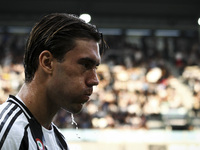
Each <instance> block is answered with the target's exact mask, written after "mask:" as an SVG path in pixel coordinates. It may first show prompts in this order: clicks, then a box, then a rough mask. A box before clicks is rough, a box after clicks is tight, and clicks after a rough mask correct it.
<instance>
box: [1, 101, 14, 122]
mask: <svg viewBox="0 0 200 150" xmlns="http://www.w3.org/2000/svg"><path fill="white" fill-rule="evenodd" d="M11 104H12V103H8V105H7V106H6V107H5V108H4V109H3V110H2V111H1V114H0V119H1V117H2V116H3V114H4V112H5V111H6V110H7V109H8V107H10V105H11Z"/></svg>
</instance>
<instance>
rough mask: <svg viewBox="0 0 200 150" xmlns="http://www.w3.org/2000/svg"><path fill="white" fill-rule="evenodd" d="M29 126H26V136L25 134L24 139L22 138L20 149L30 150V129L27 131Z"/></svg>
mask: <svg viewBox="0 0 200 150" xmlns="http://www.w3.org/2000/svg"><path fill="white" fill-rule="evenodd" d="M28 127H29V125H27V126H26V127H25V128H24V136H23V139H22V141H21V144H20V147H19V149H20V150H28V147H29V142H28V131H27V129H28Z"/></svg>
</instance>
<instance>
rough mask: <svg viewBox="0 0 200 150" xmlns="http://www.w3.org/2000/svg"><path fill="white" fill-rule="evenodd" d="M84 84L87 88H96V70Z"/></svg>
mask: <svg viewBox="0 0 200 150" xmlns="http://www.w3.org/2000/svg"><path fill="white" fill-rule="evenodd" d="M86 84H87V86H89V87H92V86H97V85H98V84H99V79H98V76H97V73H96V70H93V71H92V72H91V73H90V74H89V76H88V78H87V80H86Z"/></svg>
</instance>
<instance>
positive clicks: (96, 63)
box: [79, 57, 100, 66]
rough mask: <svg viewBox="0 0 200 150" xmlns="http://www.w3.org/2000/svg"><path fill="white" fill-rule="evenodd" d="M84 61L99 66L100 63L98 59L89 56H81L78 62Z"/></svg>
mask: <svg viewBox="0 0 200 150" xmlns="http://www.w3.org/2000/svg"><path fill="white" fill-rule="evenodd" d="M84 61H85V62H89V63H90V64H93V65H95V66H99V65H100V62H98V61H96V60H94V59H92V58H89V57H85V58H81V59H80V60H79V62H84Z"/></svg>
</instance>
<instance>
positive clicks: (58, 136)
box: [53, 125, 69, 150]
mask: <svg viewBox="0 0 200 150" xmlns="http://www.w3.org/2000/svg"><path fill="white" fill-rule="evenodd" d="M53 128H54V132H55V137H56V142H57V143H58V145H59V146H60V148H61V149H62V150H69V148H68V146H67V143H66V141H65V138H64V137H63V135H62V134H61V133H60V132H59V131H58V129H57V128H56V127H55V126H54V125H53Z"/></svg>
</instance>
